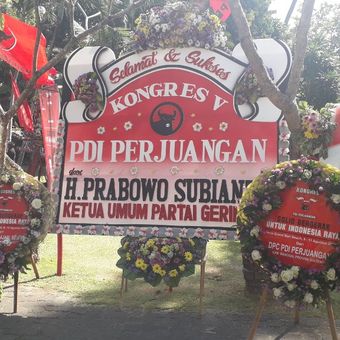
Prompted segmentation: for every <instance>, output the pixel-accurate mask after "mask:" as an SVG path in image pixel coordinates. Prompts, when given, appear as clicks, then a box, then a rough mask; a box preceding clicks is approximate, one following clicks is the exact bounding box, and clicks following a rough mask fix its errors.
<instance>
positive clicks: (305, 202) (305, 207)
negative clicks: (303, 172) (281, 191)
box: [296, 196, 318, 210]
mask: <svg viewBox="0 0 340 340" xmlns="http://www.w3.org/2000/svg"><path fill="white" fill-rule="evenodd" d="M296 199H297V200H298V201H300V202H301V209H302V210H309V208H310V205H311V204H312V203H316V202H317V201H318V200H316V199H314V198H309V199H305V198H304V197H302V196H299V197H296Z"/></svg>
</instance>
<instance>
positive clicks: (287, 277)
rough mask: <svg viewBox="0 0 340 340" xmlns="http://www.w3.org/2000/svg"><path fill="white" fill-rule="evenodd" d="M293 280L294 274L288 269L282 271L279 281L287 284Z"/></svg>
mask: <svg viewBox="0 0 340 340" xmlns="http://www.w3.org/2000/svg"><path fill="white" fill-rule="evenodd" d="M293 278H294V272H293V271H292V270H290V269H287V270H283V271H282V272H281V280H282V281H283V282H289V281H291V280H292V279H293Z"/></svg>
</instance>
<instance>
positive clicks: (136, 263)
mask: <svg viewBox="0 0 340 340" xmlns="http://www.w3.org/2000/svg"><path fill="white" fill-rule="evenodd" d="M143 265H144V260H143V259H137V260H136V262H135V266H136V268H142V266H143Z"/></svg>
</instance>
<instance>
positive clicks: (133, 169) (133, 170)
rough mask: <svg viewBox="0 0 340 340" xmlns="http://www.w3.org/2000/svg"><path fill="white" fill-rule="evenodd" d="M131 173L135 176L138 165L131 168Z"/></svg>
mask: <svg viewBox="0 0 340 340" xmlns="http://www.w3.org/2000/svg"><path fill="white" fill-rule="evenodd" d="M130 174H131V175H132V176H135V175H137V174H138V167H137V166H133V167H132V168H131V169H130Z"/></svg>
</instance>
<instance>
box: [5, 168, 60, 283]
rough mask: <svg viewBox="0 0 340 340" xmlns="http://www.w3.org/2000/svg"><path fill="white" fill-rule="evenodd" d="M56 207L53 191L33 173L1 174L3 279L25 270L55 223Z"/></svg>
mask: <svg viewBox="0 0 340 340" xmlns="http://www.w3.org/2000/svg"><path fill="white" fill-rule="evenodd" d="M53 211H54V209H53V204H52V199H51V197H50V194H49V193H48V191H47V190H46V189H45V188H44V186H43V185H42V184H40V183H39V182H38V181H37V180H35V179H34V178H33V177H32V176H30V175H27V174H26V173H24V172H21V171H6V172H5V173H3V174H2V175H1V176H0V221H1V225H0V279H2V280H6V279H7V277H8V276H9V275H13V274H14V273H15V272H17V271H24V270H25V268H26V265H27V264H28V263H30V261H31V259H30V256H31V254H32V253H33V252H36V251H37V249H38V245H39V243H40V242H41V241H42V240H43V239H44V238H45V236H46V234H47V230H48V228H49V227H50V226H51V225H52V220H53Z"/></svg>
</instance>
